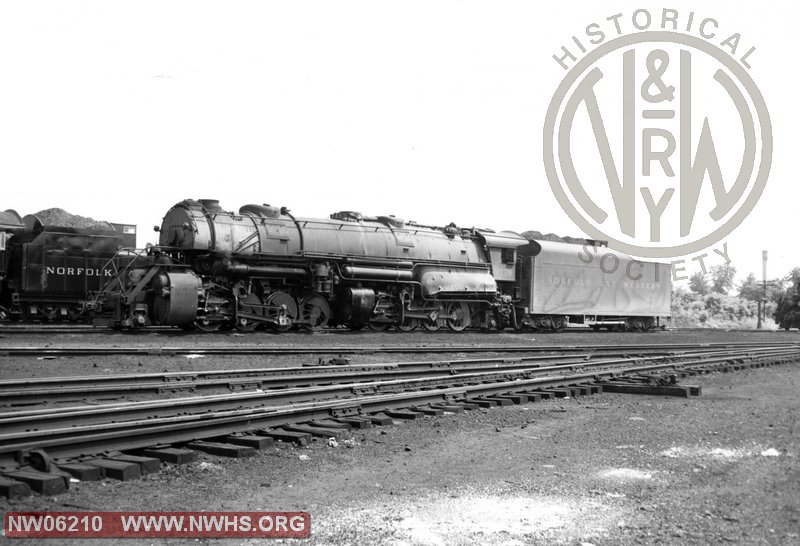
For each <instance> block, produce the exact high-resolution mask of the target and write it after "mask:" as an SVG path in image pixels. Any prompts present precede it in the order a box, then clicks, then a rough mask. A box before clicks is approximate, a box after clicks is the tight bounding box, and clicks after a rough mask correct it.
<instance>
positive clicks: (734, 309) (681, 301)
mask: <svg viewBox="0 0 800 546" xmlns="http://www.w3.org/2000/svg"><path fill="white" fill-rule="evenodd" d="M774 312H775V310H774V304H773V303H772V302H770V303H769V304H767V318H766V320H765V321H764V324H763V328H767V329H771V330H774V329H775V328H777V325H776V324H775V322H774V321H773V320H772V314H773V313H774ZM757 324H758V303H757V302H754V301H750V300H747V299H744V298H740V297H738V296H730V295H728V294H720V293H718V292H711V293H708V294H698V293H697V292H692V291H690V290H686V289H685V288H683V287H678V288H676V289H675V290H673V292H672V325H673V326H676V327H683V328H693V327H701V328H755V327H756V326H757Z"/></svg>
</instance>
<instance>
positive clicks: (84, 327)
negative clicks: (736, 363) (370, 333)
mask: <svg viewBox="0 0 800 546" xmlns="http://www.w3.org/2000/svg"><path fill="white" fill-rule="evenodd" d="M664 330H665V331H668V332H749V333H752V332H762V333H763V332H771V333H775V334H780V333H782V332H781V330H779V329H775V330H769V329H763V330H753V329H752V328H749V329H748V328H701V327H674V328H665V329H664ZM567 331H568V332H585V333H592V332H594V330H592V329H591V328H589V327H588V326H570V327H568V328H567ZM155 332H160V333H174V334H176V335H191V333H187V332H185V331H183V330H181V329H180V328H177V327H174V326H148V327H144V328H139V329H137V330H136V333H141V334H147V333H155ZM325 332H326V333H329V334H337V333H339V334H342V335H351V334H352V331H351V330H349V329H346V328H328V329H326V330H325ZM55 333H58V334H80V333H86V334H92V335H95V334H109V335H119V334H120V332H119V330H114V329H112V328H109V327H107V326H94V325H91V324H81V323H79V324H57V323H56V324H8V323H7V324H2V325H0V335H2V334H11V335H15V334H55ZM262 333H263V332H262ZM442 333H452V332H442ZM398 334H399V333H398ZM204 335H209V334H204ZM222 335H225V334H224V332H223V333H222ZM254 335H256V336H258V335H260V334H259V333H256V334H254ZM267 335H269V333H267ZM283 335H285V334H283ZM289 335H292V334H289ZM303 335H305V334H303Z"/></svg>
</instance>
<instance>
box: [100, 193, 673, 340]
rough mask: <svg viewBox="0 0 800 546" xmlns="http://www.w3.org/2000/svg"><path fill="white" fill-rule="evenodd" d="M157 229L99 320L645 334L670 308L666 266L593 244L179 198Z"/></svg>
mask: <svg viewBox="0 0 800 546" xmlns="http://www.w3.org/2000/svg"><path fill="white" fill-rule="evenodd" d="M157 230H158V231H159V232H160V236H159V244H158V245H157V246H153V247H150V248H149V249H147V250H146V251H143V252H141V253H140V254H139V255H137V256H135V257H131V255H130V254H129V253H126V254H124V255H120V256H118V257H116V258H115V259H113V260H110V261H109V263H111V264H113V268H112V269H113V270H115V271H117V273H116V274H115V275H114V276H113V277H112V278H110V279H108V281H107V282H106V283H105V285H104V286H102V287H100V288H99V289H97V290H96V291H95V292H94V293H93V295H92V298H91V301H90V302H89V307H90V308H91V309H92V311H93V315H94V317H95V320H96V321H97V322H105V323H107V324H110V325H111V326H114V327H138V326H146V325H150V324H155V325H174V326H180V327H182V328H199V329H201V330H206V331H213V330H217V329H219V328H223V327H235V328H238V329H240V330H245V331H249V330H253V329H255V328H257V327H260V326H267V327H269V328H272V329H276V330H286V329H289V328H292V327H303V328H306V329H309V330H317V329H321V328H324V327H326V326H337V325H344V326H346V327H348V328H350V329H353V330H358V329H361V328H364V327H368V328H370V329H372V330H377V331H380V330H385V329H387V328H389V327H395V328H397V329H399V330H402V331H409V330H413V329H415V328H418V327H421V328H424V329H426V330H438V329H441V328H446V329H449V330H452V331H461V330H464V329H465V328H468V327H481V328H506V327H514V328H521V327H531V328H539V329H551V330H561V329H563V328H565V327H566V326H567V325H568V324H569V323H580V324H586V325H589V326H592V327H594V328H603V327H605V328H609V329H611V328H615V329H630V330H634V329H636V330H648V329H650V328H653V327H655V326H657V325H659V324H662V321H663V320H664V318H665V317H668V316H669V314H670V293H671V277H670V271H669V265H668V264H655V263H649V262H640V261H637V260H633V259H631V258H630V257H628V256H625V255H623V254H619V253H617V252H614V251H612V250H610V249H608V248H605V247H603V246H600V245H598V244H595V243H592V242H587V244H585V245H583V246H581V245H573V244H565V243H556V242H549V241H528V240H526V239H524V238H523V237H521V236H519V235H517V234H516V233H512V232H500V233H496V232H494V231H492V230H488V229H476V228H459V227H458V226H456V225H454V224H450V225H448V226H446V227H435V226H425V225H420V224H417V223H415V222H405V221H403V220H402V219H400V218H397V217H394V216H376V217H371V216H366V215H363V214H360V213H358V212H353V211H342V212H337V213H334V214H331V216H330V218H326V219H315V218H301V217H295V216H294V215H293V214H291V212H290V211H289V210H288V209H286V208H285V207H274V206H270V205H245V206H243V207H241V208H240V209H239V211H238V212H230V211H225V210H223V209H222V208H221V207H220V205H219V203H218V201H214V200H185V201H182V202H181V203H178V204H176V205H175V206H173V207H172V208H171V209H170V210H169V211H168V212H167V214H166V215H165V217H164V220H163V222H162V225H161V227H160V228H157ZM104 278H105V277H104Z"/></svg>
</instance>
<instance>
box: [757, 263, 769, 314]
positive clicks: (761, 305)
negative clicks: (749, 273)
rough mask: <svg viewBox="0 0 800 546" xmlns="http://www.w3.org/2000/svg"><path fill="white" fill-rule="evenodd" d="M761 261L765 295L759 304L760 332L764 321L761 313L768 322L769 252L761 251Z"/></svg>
mask: <svg viewBox="0 0 800 546" xmlns="http://www.w3.org/2000/svg"><path fill="white" fill-rule="evenodd" d="M761 261H762V268H761V278H762V280H763V281H764V294H763V297H762V298H760V300H759V302H758V304H759V305H758V325H757V326H756V328H758V329H759V330H760V329H761V325H762V320H761V312H762V310H763V312H764V321H766V320H767V251H766V250H762V251H761Z"/></svg>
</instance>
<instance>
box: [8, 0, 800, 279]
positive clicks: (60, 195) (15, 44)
mask: <svg viewBox="0 0 800 546" xmlns="http://www.w3.org/2000/svg"><path fill="white" fill-rule="evenodd" d="M664 7H668V8H672V9H675V10H677V11H678V12H679V13H680V14H681V16H682V17H687V14H688V13H689V12H691V11H694V12H695V13H696V14H697V17H698V18H700V17H714V18H715V19H716V20H717V21H718V22H719V27H720V33H721V34H725V33H726V32H728V31H729V33H733V32H736V33H740V34H741V36H742V45H741V47H742V48H749V47H751V46H754V47H756V50H755V52H754V53H753V54H752V55H751V56H750V57H748V63H749V64H750V65H751V68H749V69H748V73H749V74H750V76H751V77H752V79H753V81H754V82H755V83H756V84H757V86H758V88H759V89H760V91H761V93H762V94H763V96H764V99H765V102H766V104H767V107H768V109H769V112H770V116H771V120H772V128H773V140H774V154H773V160H772V169H771V174H770V177H769V181H768V183H767V186H766V189H765V191H764V193H763V195H762V197H761V198H760V200H759V202H758V203H757V205H756V206H755V208H754V210H753V211H752V212H751V213H750V214H749V216H748V217H747V218H746V219H745V220H744V221H743V222H742V223H741V225H740V226H739V227H738V228H736V229H735V230H734V231H733V232H732V233H731V234H729V235H728V236H727V237H726V238H725V239H724V240H722V241H720V242H719V243H717V244H715V245H714V246H713V248H723V247H722V245H723V244H727V254H728V256H729V257H730V259H731V260H732V264H733V265H734V266H735V267H736V268H737V270H738V271H739V273H740V275H739V276H740V277H742V276H743V275H744V274H746V273H747V272H750V271H753V272H756V273H757V274H758V276H759V278H760V274H761V256H762V254H761V251H762V250H768V251H769V260H770V261H769V266H768V267H769V270H768V275H769V276H770V277H775V276H778V275H783V274H785V273H786V272H788V271H789V269H790V268H791V267H793V266H796V265H800V253H798V252H797V250H796V249H797V244H796V241H795V240H796V235H795V229H794V223H793V220H794V219H795V218H796V217H797V214H798V213H797V208H798V207H797V199H796V197H797V196H798V195H800V192H798V191H797V190H796V189H795V188H796V184H797V180H796V174H795V173H796V170H797V169H796V164H797V160H796V156H797V152H796V146H795V143H796V140H797V139H796V136H795V135H796V127H797V126H798V122H800V107H799V106H798V101H797V98H796V97H797V91H796V89H795V87H794V85H793V83H792V82H793V80H794V78H793V75H794V71H793V66H792V65H793V64H794V63H793V61H792V58H793V53H794V51H795V43H796V39H795V38H794V25H795V22H796V21H797V19H798V14H799V13H798V12H799V11H800V8H798V7H796V6H795V5H792V4H790V3H778V2H766V1H765V2H760V3H758V4H756V3H753V2H748V3H742V2H671V3H670V4H669V5H665V4H659V3H655V2H648V1H642V2H628V1H617V2H611V3H599V2H590V1H576V0H573V1H572V2H560V3H553V4H552V5H550V6H547V7H543V6H542V4H541V3H536V2H513V1H509V2H491V1H440V2H430V1H427V2H426V1H416V2H415V1H404V2H377V1H364V2H333V1H326V2H288V1H285V2H265V1H257V2H241V1H239V2H237V1H225V2H222V1H205V2H204V1H191V2H189V1H181V2H177V1H176V2H169V1H141V0H140V1H136V2H133V1H131V2H115V1H108V0H105V1H96V2H77V1H55V2H39V1H30V0H29V1H18V2H11V1H6V2H3V3H1V4H0V97H2V100H0V187H2V189H3V191H2V194H0V195H1V196H2V197H1V198H0V209H6V208H13V209H15V210H17V211H18V212H19V213H20V214H23V215H25V214H29V213H33V212H36V211H39V210H42V209H46V208H50V207H59V208H62V209H65V210H67V211H69V212H71V213H73V214H80V215H83V216H90V217H93V218H95V219H103V220H108V221H112V222H120V223H135V224H137V225H138V226H139V236H138V243H139V245H142V246H143V245H144V244H145V243H147V242H156V241H157V234H155V233H154V232H153V231H152V226H154V225H158V224H160V222H161V219H162V217H163V216H164V214H165V213H166V211H167V210H168V209H169V207H170V206H172V205H173V204H175V203H177V202H179V201H181V200H183V199H186V198H195V199H200V198H203V199H205V198H211V199H219V200H220V202H221V205H222V206H223V208H225V209H226V210H238V208H239V207H240V206H242V205H244V204H248V203H269V204H272V205H278V206H286V207H288V208H289V209H290V210H291V211H292V213H293V214H294V215H296V216H302V217H312V218H313V217H323V218H324V217H328V215H329V214H330V213H332V212H334V211H339V210H357V211H361V212H363V213H365V214H369V215H386V214H394V215H397V216H399V217H402V218H405V219H407V220H416V221H419V222H421V223H426V224H435V225H447V224H449V223H450V222H455V223H456V224H458V225H460V226H464V227H468V226H477V227H490V228H493V229H496V230H512V231H517V232H522V231H525V230H530V229H535V230H539V231H542V232H544V233H548V232H554V233H557V234H561V235H573V236H580V235H582V234H583V232H582V230H581V229H580V228H579V227H578V226H576V224H575V223H574V222H573V221H572V220H571V219H570V218H569V217H568V215H567V214H566V213H565V211H564V210H563V209H562V207H561V206H560V205H559V203H558V202H557V201H556V199H555V197H554V196H553V193H552V191H551V189H550V185H549V184H548V181H547V176H546V174H545V169H544V166H543V153H542V145H543V125H544V120H545V114H546V112H547V108H548V105H549V104H550V101H551V99H552V97H553V94H554V92H555V90H556V88H557V87H558V85H559V84H560V82H561V81H562V79H563V78H564V77H565V74H566V71H565V70H564V69H563V68H562V67H560V66H559V65H558V63H557V62H555V61H554V59H553V57H552V56H553V55H554V54H556V53H558V52H559V51H560V48H561V46H562V45H566V44H569V43H570V37H571V36H573V35H577V34H579V33H582V32H583V29H584V28H585V27H586V26H587V25H588V24H590V23H592V22H595V21H600V22H605V21H606V18H607V17H609V16H611V15H614V14H616V13H622V14H623V19H622V20H624V19H626V18H627V20H628V21H630V18H631V13H632V12H634V11H635V10H636V9H638V8H646V9H648V10H651V11H652V12H653V13H659V12H660V11H661V9H662V8H664ZM684 20H685V19H684ZM604 24H606V25H607V24H609V23H607V22H605V23H604ZM628 26H629V27H630V23H628ZM711 102H713V101H711ZM724 138H725V137H722V139H721V140H718V141H717V142H718V143H719V142H723V144H724ZM731 139H732V140H731V142H734V140H735V138H734V137H733V136H732V137H731ZM733 146H734V147H735V143H734V144H733ZM713 248H709V250H708V254H709V258H707V264H706V265H707V266H712V265H718V264H722V263H723V261H722V258H721V257H720V256H719V254H716V253H714V252H713ZM684 260H685V265H684V267H685V272H684V274H687V275H688V274H691V273H694V272H695V271H696V270H698V263H697V262H696V261H692V260H691V256H687V257H685V258H684Z"/></svg>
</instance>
